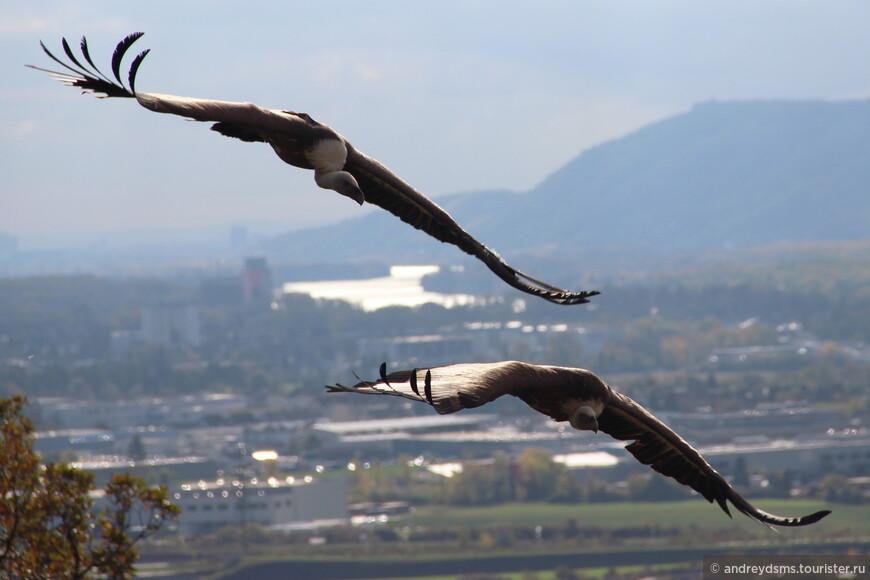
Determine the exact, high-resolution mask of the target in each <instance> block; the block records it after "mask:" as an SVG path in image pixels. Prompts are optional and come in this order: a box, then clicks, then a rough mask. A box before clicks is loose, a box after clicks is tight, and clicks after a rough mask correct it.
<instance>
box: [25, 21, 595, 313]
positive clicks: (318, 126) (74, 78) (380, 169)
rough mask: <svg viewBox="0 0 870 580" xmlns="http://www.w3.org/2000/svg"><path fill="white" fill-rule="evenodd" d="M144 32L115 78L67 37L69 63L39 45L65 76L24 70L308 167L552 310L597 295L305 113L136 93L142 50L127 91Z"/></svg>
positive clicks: (328, 185)
mask: <svg viewBox="0 0 870 580" xmlns="http://www.w3.org/2000/svg"><path fill="white" fill-rule="evenodd" d="M142 34H143V33H141V32H136V33H134V34H131V35H129V36H127V37H126V38H124V40H122V41H121V42H120V43H118V45H117V47H116V48H115V51H114V54H113V55H112V73H113V75H114V78H115V80H112V79H110V78H109V77H108V76H106V75H105V74H103V73H102V72H101V71H100V70H99V69H98V68H97V67H96V65H94V61H93V60H92V59H91V55H90V52H89V50H88V44H87V41H86V40H85V38H82V40H81V53H82V57H84V63H85V64H83V63H82V61H81V60H79V57H77V56H76V55H75V54H74V53H73V51H72V49H71V48H70V45H69V43H68V42H67V41H66V39H65V38H64V39H63V41H62V45H63V50H64V53H66V56H67V58H68V59H69V61H68V62H64V61H63V60H61V59H60V58H57V57H56V56H55V55H53V54H52V53H51V52H50V51H49V50H48V49H47V48H46V47H45V44H43V43H42V42H40V45H41V46H42V49H43V50H44V51H45V53H46V54H47V55H48V56H49V57H50V58H51V59H53V60H54V61H55V62H57V63H58V64H60V65H61V66H62V67H64V68H65V69H66V71H52V70H48V69H44V68H40V67H35V66H32V65H28V66H30V67H31V68H35V69H37V70H41V71H44V72H48V73H51V74H52V75H53V76H55V77H56V78H58V79H59V80H61V81H62V82H64V83H65V84H67V85H70V86H74V87H80V88H82V89H83V90H84V91H85V92H92V93H95V94H96V95H97V96H98V97H100V98H105V97H126V98H135V99H136V100H137V101H138V102H139V104H140V105H142V106H143V107H145V108H146V109H148V110H150V111H155V112H157V113H169V114H172V115H180V116H182V117H188V118H190V119H194V120H197V121H208V122H212V123H214V124H213V125H212V126H211V128H212V130H214V131H217V132H218V133H220V134H221V135H226V136H227V137H235V138H237V139H241V140H242V141H248V142H263V143H268V144H269V145H271V146H272V149H273V150H274V151H275V153H277V155H278V157H280V158H281V160H283V161H284V162H285V163H289V164H290V165H293V166H295V167H301V168H303V169H313V170H314V182H315V183H316V184H317V185H318V186H320V187H322V188H324V189H332V190H334V191H337V192H338V193H340V194H342V195H344V196H347V197H349V198H351V199H353V200H354V201H356V202H357V203H359V204H362V203H363V202H365V201H367V202H369V203H373V204H375V205H378V206H380V207H382V208H383V209H385V210H387V211H389V212H390V213H392V214H394V215H396V216H397V217H398V218H399V219H401V220H402V221H404V222H406V223H408V224H410V225H412V226H413V227H415V228H417V229H419V230H422V231H424V232H426V233H427V234H429V235H430V236H432V237H434V238H435V239H437V240H439V241H441V242H445V243H450V244H453V245H455V246H457V247H458V248H460V249H461V250H463V251H464V252H466V253H467V254H470V255H472V256H474V257H476V258H478V259H480V260H481V261H482V262H483V263H484V264H486V265H487V266H488V267H489V269H490V270H492V271H493V272H494V273H495V274H496V275H497V276H498V277H499V278H501V279H502V280H504V281H505V282H507V283H508V284H510V285H511V286H513V287H514V288H517V289H519V290H522V291H523V292H527V293H529V294H533V295H535V296H540V297H542V298H544V299H546V300H549V301H551V302H555V303H557V304H582V303H584V302H588V301H589V300H588V298H589V297H590V296H594V295H596V294H598V292H596V291H591V292H569V291H567V290H562V289H561V288H557V287H555V286H551V285H549V284H546V283H544V282H541V281H540V280H535V279H534V278H532V277H530V276H527V275H526V274H524V273H522V272H520V271H519V270H516V269H514V268H512V267H511V266H509V265H508V264H507V263H506V262H505V261H504V260H503V259H502V258H501V257H499V255H498V254H496V253H495V252H494V251H492V250H490V249H489V248H487V247H486V246H484V245H483V244H481V243H480V242H478V241H477V240H476V239H474V238H473V237H472V236H471V235H470V234H469V233H468V232H466V231H465V230H464V229H462V227H460V226H459V224H457V223H456V222H455V221H454V220H453V218H451V217H450V215H449V214H448V213H447V212H446V211H444V210H443V209H441V208H440V207H439V206H438V205H437V204H436V203H434V202H433V201H432V200H430V199H429V198H427V197H426V196H425V195H423V194H422V193H420V192H419V191H417V190H416V189H414V188H413V187H411V186H410V185H408V184H407V183H405V182H404V181H402V180H401V179H399V178H398V177H397V176H396V175H395V174H393V172H391V171H390V170H389V169H387V168H386V167H384V166H383V165H382V164H380V163H379V162H377V161H375V160H374V159H372V158H371V157H368V156H366V155H365V154H363V153H361V152H359V151H357V150H356V149H355V148H354V147H353V146H352V145H351V144H350V143H349V142H348V141H347V139H345V138H344V137H342V136H341V135H339V134H338V133H337V132H336V131H334V130H333V129H331V128H330V127H328V126H326V125H324V124H323V123H318V122H317V121H315V120H314V119H312V118H311V116H310V115H307V114H306V113H296V112H293V111H282V110H278V109H264V108H261V107H258V106H257V105H253V104H251V103H233V102H226V101H214V100H210V99H194V98H189V97H178V96H172V95H161V94H156V93H141V92H137V91H136V73H137V72H138V70H139V67H140V66H141V64H142V61H143V60H144V59H145V56H146V55H147V54H148V52H149V50H144V51H142V52H140V53H139V54H138V55H137V56H135V57H134V58H133V61H132V62H131V64H130V70H129V73H128V84H129V88H128V87H127V86H126V85H125V84H124V81H123V80H121V61H122V60H123V58H124V55H125V54H126V53H127V51H128V50H129V49H130V46H131V45H132V44H133V43H134V42H136V41H137V40H138V39H139V38H140V37H141V36H142Z"/></svg>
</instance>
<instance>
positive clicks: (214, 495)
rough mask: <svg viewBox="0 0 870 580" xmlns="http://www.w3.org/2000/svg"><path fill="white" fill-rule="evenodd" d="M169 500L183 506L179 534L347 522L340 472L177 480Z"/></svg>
mask: <svg viewBox="0 0 870 580" xmlns="http://www.w3.org/2000/svg"><path fill="white" fill-rule="evenodd" d="M172 501H173V502H175V503H176V504H178V506H179V507H181V509H182V513H181V516H179V518H178V531H179V532H180V533H182V534H196V533H203V532H207V531H210V530H214V529H217V528H220V527H223V526H244V525H247V524H257V525H260V526H264V527H267V528H275V529H288V528H292V527H297V526H299V527H301V526H302V525H303V524H309V525H317V524H336V523H343V524H346V523H348V522H349V521H350V520H349V515H348V511H347V482H346V480H345V478H343V477H317V478H314V477H311V476H306V477H305V478H293V477H287V478H275V477H270V478H268V479H265V480H264V479H257V478H254V479H246V480H230V479H218V480H216V481H211V482H207V481H199V482H197V483H188V484H184V485H182V486H181V487H180V488H178V489H177V490H176V491H175V493H174V494H173V497H172Z"/></svg>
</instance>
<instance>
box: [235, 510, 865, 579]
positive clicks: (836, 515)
mask: <svg viewBox="0 0 870 580" xmlns="http://www.w3.org/2000/svg"><path fill="white" fill-rule="evenodd" d="M754 503H755V504H756V505H757V506H758V507H759V508H761V509H764V510H766V511H770V512H772V513H776V514H778V515H784V516H798V515H805V514H809V513H812V512H815V511H818V510H822V509H830V510H832V511H833V513H832V514H831V515H830V516H828V517H827V518H826V519H825V520H823V521H822V522H820V523H818V524H815V525H812V526H807V527H803V528H782V529H778V530H777V531H773V530H771V529H769V528H768V527H767V526H764V525H761V524H758V523H757V522H754V521H753V520H750V519H749V518H747V517H744V516H742V515H741V514H736V515H735V518H734V519H733V520H731V519H729V518H728V517H727V516H726V515H725V514H724V513H722V512H721V510H720V509H719V508H718V506H715V505H711V504H708V503H707V502H705V501H703V500H700V499H696V500H686V501H676V502H661V503H632V502H618V503H599V504H571V505H559V504H508V505H500V506H492V507H468V508H455V507H453V508H447V507H444V506H425V507H421V508H418V509H416V510H415V511H414V512H412V513H411V514H408V515H406V516H403V517H402V518H398V519H396V520H395V521H393V522H391V524H387V525H386V526H384V528H397V529H398V528H405V529H454V530H457V529H458V530H462V531H468V532H471V531H472V530H476V534H470V533H469V535H468V537H467V538H466V539H465V540H464V541H462V542H459V543H457V542H456V541H445V542H439V541H437V540H432V539H430V540H427V541H425V542H416V541H410V542H408V541H398V542H396V541H391V542H381V541H378V540H377V539H375V537H374V536H375V534H374V529H371V530H369V532H370V533H369V536H370V538H371V539H370V541H369V542H370V543H369V544H368V545H366V546H362V545H360V544H359V543H346V544H332V545H329V544H327V545H324V546H320V547H319V550H318V552H319V553H314V552H312V551H308V552H307V554H304V553H303V552H304V550H303V552H298V553H296V554H295V555H292V556H291V555H290V554H289V553H288V552H286V551H284V552H283V553H282V554H280V555H279V554H278V553H274V552H273V553H269V552H261V553H260V556H259V557H258V558H248V559H245V561H244V563H242V565H241V567H240V569H236V570H235V572H234V573H229V574H227V575H226V577H227V578H233V579H234V580H235V579H237V578H248V576H246V575H245V574H246V573H247V572H252V573H254V574H257V573H262V572H269V573H273V574H274V573H281V574H283V573H291V572H292V571H294V570H307V571H308V572H311V571H314V570H317V569H318V568H317V566H318V565H324V566H325V565H326V564H327V563H329V564H332V565H340V564H341V562H346V563H355V564H354V566H355V567H354V568H353V569H354V570H356V572H357V573H361V572H362V570H363V569H365V570H366V571H367V572H371V574H366V575H365V576H361V575H353V576H348V577H353V578H365V579H366V580H383V579H386V578H390V579H391V580H456V578H458V576H457V575H456V574H455V573H454V574H444V573H443V572H442V570H441V569H442V568H444V569H445V570H444V571H446V569H448V568H451V567H452V568H456V566H457V565H459V566H460V567H462V568H465V567H466V566H468V568H466V569H473V568H474V567H479V566H483V567H484V568H486V569H494V568H492V567H490V568H487V567H488V566H495V567H498V566H501V568H499V574H500V576H502V577H505V578H509V579H510V580H525V578H529V577H530V575H526V576H525V578H524V575H523V572H524V571H525V570H530V569H535V568H537V569H538V570H539V571H537V572H536V573H535V574H536V576H534V577H535V579H536V580H553V579H554V578H555V577H554V575H553V570H552V569H544V568H548V567H549V566H548V565H547V564H550V565H552V566H553V567H554V568H555V567H556V566H557V565H559V564H558V563H563V564H570V565H571V566H575V565H579V566H582V567H583V572H584V574H586V575H587V577H596V574H604V573H605V572H606V571H607V568H600V569H593V568H589V567H588V566H601V565H607V566H610V565H613V564H610V563H606V564H604V563H601V564H593V563H592V561H591V560H590V558H593V557H595V556H597V557H599V560H601V559H602V558H603V559H605V560H608V561H609V560H613V561H614V563H615V562H620V563H621V564H623V565H630V564H631V563H634V564H635V565H636V566H637V565H641V564H642V565H641V566H639V567H638V568H637V569H638V570H648V569H649V568H647V566H662V567H664V568H667V567H668V566H671V565H673V564H668V562H674V563H677V562H680V564H679V565H680V566H684V565H685V564H686V563H692V562H695V561H700V558H701V556H700V554H706V553H714V552H731V551H734V550H737V551H748V552H752V551H753V550H755V551H758V550H761V551H762V553H764V550H767V549H769V550H771V551H777V550H780V549H785V550H790V551H793V552H796V553H802V552H801V551H802V550H815V551H818V550H825V549H827V547H831V548H832V549H834V550H838V549H839V550H842V549H852V548H853V547H858V549H861V550H865V549H867V547H868V545H870V505H839V504H834V505H829V504H826V503H824V502H821V501H810V500H758V501H755V502H754ZM569 520H573V524H572V525H574V526H576V528H577V529H579V530H581V531H582V532H583V533H584V534H587V535H585V537H575V538H574V539H572V540H567V539H565V538H564V537H561V538H560V539H554V540H547V539H546V537H547V536H546V531H547V530H548V528H550V529H551V530H558V529H560V528H561V529H563V530H564V527H565V526H566V524H567V522H569ZM537 526H540V527H541V529H542V530H543V531H544V539H542V540H541V542H540V543H535V542H534V541H533V540H529V539H526V540H516V539H515V540H514V541H515V543H513V544H509V545H506V544H501V545H500V544H499V543H498V541H497V540H495V539H496V538H498V537H499V531H500V530H504V529H521V528H525V529H528V528H535V527H537ZM627 529H629V530H633V531H634V532H637V530H639V529H640V530H644V529H648V530H649V534H640V535H637V534H635V535H630V534H629V535H620V533H621V532H624V531H625V530H627ZM487 530H488V531H489V532H487ZM588 532H592V533H588ZM556 535H557V536H558V534H556ZM486 536H488V537H489V539H490V540H491V541H490V542H489V543H487V542H485V541H483V540H482V538H483V537H486ZM506 537H511V536H510V534H507V536H506ZM526 538H528V536H526ZM320 550H322V551H320ZM584 554H585V555H584ZM541 557H545V558H546V561H545V562H546V563H545V564H544V566H541V563H542V562H541V560H540V558H541ZM578 557H580V560H578ZM687 558H689V560H687ZM536 559H537V560H536ZM593 559H594V558H593ZM580 561H585V562H586V563H585V564H581V563H580ZM403 562H404V563H408V562H416V563H418V564H420V565H421V569H420V573H421V575H420V576H413V573H414V572H410V575H409V572H408V571H405V572H404V573H398V574H397V573H396V572H399V570H400V569H403V568H401V566H402V563H403ZM451 562H452V564H451ZM466 562H467V564H465V563H466ZM487 562H494V563H495V564H492V565H490V564H487ZM246 564H248V565H253V567H252V568H247V567H246ZM264 565H265V567H264ZM387 570H392V573H386V571H387ZM325 571H326V568H324V572H325ZM378 572H381V573H378ZM439 572H442V573H441V574H440V575H439V574H438V573H439ZM240 573H241V575H239V574H240ZM221 577H223V576H221ZM251 577H252V578H253V577H255V576H251ZM256 577H257V578H259V577H260V576H256ZM263 577H266V576H263ZM323 577H330V578H333V577H335V578H337V577H344V576H323Z"/></svg>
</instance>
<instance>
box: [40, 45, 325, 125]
mask: <svg viewBox="0 0 870 580" xmlns="http://www.w3.org/2000/svg"><path fill="white" fill-rule="evenodd" d="M143 34H144V33H143V32H134V33H133V34H130V35H128V36H127V37H125V38H124V40H122V41H121V42H119V43H118V45H117V46H116V47H115V51H114V52H113V53H112V73H113V75H114V78H115V80H112V79H110V78H109V77H108V76H107V75H105V74H103V73H102V72H101V71H100V69H99V68H97V66H96V65H95V64H94V62H93V59H92V58H91V55H90V50H89V48H88V42H87V39H86V38H85V37H82V40H81V44H80V46H81V53H82V57H83V60H84V61H85V63H87V64H83V63H82V62H81V61H80V60H79V58H78V57H76V55H75V53H74V52H73V51H72V48H71V47H70V44H69V42H67V40H66V38H64V39H62V40H61V45H62V46H63V51H64V53H65V54H66V56H67V58H68V59H69V62H64V61H63V60H61V59H60V58H58V57H57V56H55V55H54V54H53V53H52V52H51V51H50V50H48V48H47V47H46V46H45V44H44V43H42V42H40V43H39V44H40V46H41V47H42V50H43V51H44V52H45V54H47V55H48V56H49V58H51V59H52V60H53V61H55V62H56V63H58V64H59V65H61V66H62V67H63V68H64V69H66V70H65V71H55V70H49V69H45V68H41V67H37V66H33V65H26V66H28V67H30V68H32V69H36V70H40V71H43V72H47V73H49V74H50V75H52V76H53V77H55V78H56V79H58V80H60V81H61V82H63V83H64V84H66V85H69V86H71V87H78V88H81V89H82V90H83V91H84V92H88V93H93V94H94V95H95V96H96V97H98V98H107V97H121V98H131V99H136V100H137V101H138V102H139V104H140V105H142V106H143V107H145V108H146V109H148V110H150V111H154V112H157V113H168V114H171V115H178V116H181V117H186V118H188V119H193V120H195V121H206V122H215V125H214V126H213V129H215V130H216V131H219V132H221V133H223V134H225V135H228V136H231V137H238V138H240V139H243V140H246V141H263V139H262V138H260V137H259V136H258V131H273V132H276V133H279V132H280V133H281V134H282V136H284V137H285V139H286V138H288V137H289V138H292V136H293V135H299V134H302V133H304V132H306V131H310V126H311V123H310V122H309V121H308V120H307V118H306V117H305V116H302V117H300V116H296V115H287V114H283V113H282V112H281V111H275V110H271V109H264V108H263V107H258V106H257V105H254V104H252V103H240V102H232V101H218V100H215V99H197V98H193V97H182V96H178V95H164V94H159V93H143V92H139V91H136V75H137V74H138V72H139V67H140V66H141V64H142V61H143V60H144V59H145V57H146V56H147V55H148V53H149V52H150V49H146V50H143V51H142V52H140V53H139V54H138V55H136V56H135V57H134V59H133V61H132V62H131V64H130V70H129V71H128V74H127V84H126V85H125V84H124V81H123V80H122V78H121V65H122V61H123V59H124V57H125V55H126V54H127V52H128V51H129V50H130V48H131V47H132V46H133V44H134V43H135V42H136V41H137V40H139V39H140V38H141V37H142V36H143ZM318 125H319V124H318ZM234 132H235V133H234Z"/></svg>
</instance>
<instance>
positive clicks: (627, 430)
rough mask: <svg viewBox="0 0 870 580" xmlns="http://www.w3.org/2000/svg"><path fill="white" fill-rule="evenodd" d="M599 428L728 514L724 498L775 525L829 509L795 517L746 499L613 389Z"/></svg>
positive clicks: (809, 519)
mask: <svg viewBox="0 0 870 580" xmlns="http://www.w3.org/2000/svg"><path fill="white" fill-rule="evenodd" d="M598 428H599V429H600V430H601V431H603V432H604V433H607V434H608V435H610V436H611V437H613V438H614V439H619V440H622V441H632V440H633V442H632V443H630V444H629V445H627V446H626V449H627V450H628V451H629V452H630V453H631V454H632V455H634V457H635V458H636V459H637V460H638V461H640V462H641V463H643V464H644V465H649V466H650V467H651V468H653V469H654V470H655V471H657V472H659V473H661V474H662V475H665V476H667V477H671V478H673V479H675V480H677V481H678V482H679V483H681V484H683V485H687V486H689V487H691V488H692V489H694V490H695V491H697V492H698V493H699V494H701V495H702V496H704V498H706V499H707V501H709V502H711V503H712V502H713V501H715V502H716V503H718V504H719V506H720V507H721V508H722V509H723V510H724V511H725V513H726V514H728V515H729V516H731V512H730V510H729V509H728V504H727V503H726V502H731V504H733V505H734V507H735V508H737V510H738V511H739V512H741V513H743V514H745V515H747V516H749V517H750V518H753V519H756V520H758V521H760V522H764V523H765V524H769V525H774V526H806V525H809V524H813V523H815V522H817V521H819V520H820V519H822V518H823V517H825V516H826V515H828V514H829V513H831V512H830V511H827V510H825V511H819V512H816V513H813V514H810V515H807V516H803V517H798V518H788V517H781V516H777V515H773V514H769V513H767V512H764V511H762V510H760V509H758V508H756V507H754V506H753V505H751V504H750V503H749V502H748V501H746V500H745V499H744V498H743V497H742V496H741V495H740V494H739V493H737V491H736V490H735V489H734V488H733V487H732V486H731V484H729V483H728V482H727V481H726V480H725V478H724V477H722V476H721V475H720V474H719V473H718V472H717V471H716V470H715V469H713V467H712V466H711V465H710V464H709V463H707V461H706V460H705V459H704V458H703V457H702V456H701V454H700V453H698V451H697V450H696V449H695V448H694V447H692V446H691V445H689V444H688V443H687V442H686V441H685V440H684V439H683V438H682V437H680V436H679V435H677V434H676V433H675V432H674V431H673V430H672V429H671V428H670V427H668V426H667V425H665V424H664V423H662V422H661V421H659V420H658V419H657V418H656V417H654V416H653V415H652V414H651V413H649V411H647V410H646V409H644V408H643V407H642V406H641V405H639V404H638V403H636V402H635V401H633V400H632V399H631V398H629V397H627V396H626V395H623V394H621V393H617V392H614V393H613V396H612V398H611V401H610V404H609V405H608V406H607V407H606V408H605V409H604V411H603V412H602V413H601V415H600V416H599V417H598Z"/></svg>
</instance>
